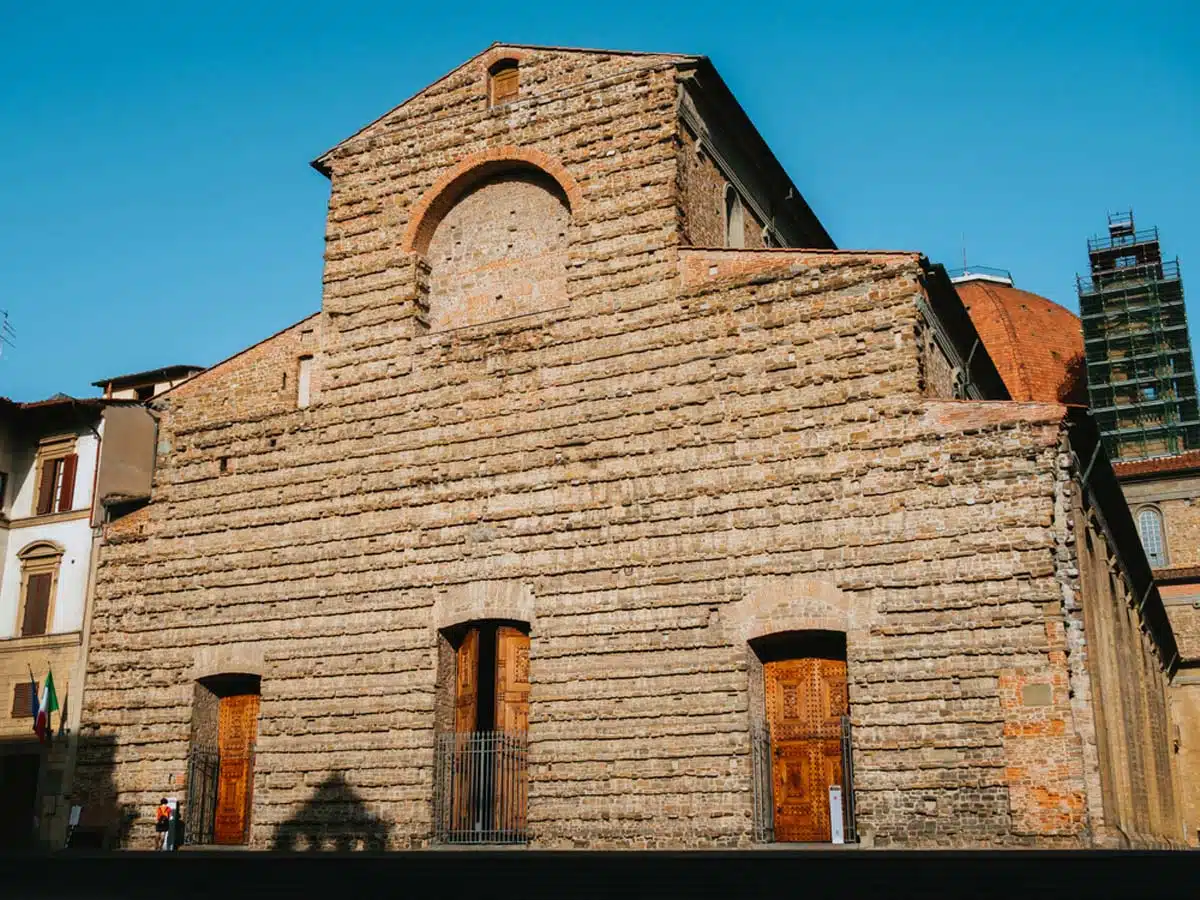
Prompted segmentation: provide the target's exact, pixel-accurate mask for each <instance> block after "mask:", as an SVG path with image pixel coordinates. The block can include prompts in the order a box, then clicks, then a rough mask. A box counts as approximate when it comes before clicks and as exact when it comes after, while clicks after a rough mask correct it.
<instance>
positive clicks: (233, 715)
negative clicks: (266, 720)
mask: <svg viewBox="0 0 1200 900" xmlns="http://www.w3.org/2000/svg"><path fill="white" fill-rule="evenodd" d="M258 702H259V698H258V694H241V695H238V696H234V697H222V698H221V704H220V710H219V714H218V718H217V744H218V748H219V753H220V756H219V759H220V769H219V771H218V774H217V809H216V818H215V821H214V823H213V842H214V843H217V844H244V843H246V840H247V838H248V837H249V825H250V803H251V799H252V793H253V789H254V742H255V738H256V737H257V734H258Z"/></svg>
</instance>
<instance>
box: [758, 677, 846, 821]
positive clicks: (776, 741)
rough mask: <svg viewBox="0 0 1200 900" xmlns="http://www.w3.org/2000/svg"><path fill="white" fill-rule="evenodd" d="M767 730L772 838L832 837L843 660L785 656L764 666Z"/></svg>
mask: <svg viewBox="0 0 1200 900" xmlns="http://www.w3.org/2000/svg"><path fill="white" fill-rule="evenodd" d="M763 680H764V687H765V689H766V690H765V692H766V703H767V722H768V725H769V727H770V730H771V753H772V760H771V776H772V778H771V782H772V790H773V797H774V803H775V840H777V841H795V842H820V841H829V840H831V839H832V833H831V823H830V818H829V788H830V786H831V785H835V784H838V785H840V784H842V743H841V736H842V716H844V715H846V714H848V713H849V711H850V707H849V694H848V691H847V687H846V662H845V660H834V659H813V658H809V659H787V660H779V661H776V662H769V663H766V665H765V666H764V667H763Z"/></svg>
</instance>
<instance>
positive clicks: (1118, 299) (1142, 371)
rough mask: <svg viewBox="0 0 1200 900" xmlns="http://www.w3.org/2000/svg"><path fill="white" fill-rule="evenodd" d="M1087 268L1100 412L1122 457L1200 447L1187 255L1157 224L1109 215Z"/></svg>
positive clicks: (1088, 325)
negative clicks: (1168, 249) (1166, 250)
mask: <svg viewBox="0 0 1200 900" xmlns="http://www.w3.org/2000/svg"><path fill="white" fill-rule="evenodd" d="M1087 248H1088V265H1089V268H1090V273H1089V274H1088V275H1087V276H1078V277H1077V279H1076V280H1077V283H1078V288H1079V313H1080V317H1081V318H1082V320H1083V336H1084V344H1085V346H1086V348H1087V382H1088V393H1089V395H1090V402H1091V407H1092V413H1093V415H1095V416H1096V420H1097V422H1098V423H1099V424H1100V429H1101V431H1102V432H1103V434H1104V442H1105V448H1106V449H1107V450H1108V454H1109V456H1110V458H1112V459H1113V460H1114V461H1116V462H1127V461H1131V460H1137V459H1146V458H1149V457H1158V456H1166V455H1171V454H1177V453H1184V452H1186V451H1189V450H1198V449H1200V405H1198V403H1197V399H1196V372H1195V367H1194V366H1193V362H1192V347H1191V340H1190V338H1189V337H1188V326H1187V314H1186V311H1185V309H1184V305H1183V281H1182V279H1181V278H1180V273H1179V260H1178V259H1174V260H1169V259H1167V260H1164V259H1163V256H1162V247H1161V244H1160V243H1159V236H1158V228H1157V227H1154V228H1147V229H1143V230H1142V231H1138V230H1137V228H1136V227H1135V226H1134V221H1133V213H1132V212H1128V213H1120V214H1117V215H1109V217H1108V234H1106V235H1103V236H1101V237H1093V238H1090V239H1089V240H1088V244H1087Z"/></svg>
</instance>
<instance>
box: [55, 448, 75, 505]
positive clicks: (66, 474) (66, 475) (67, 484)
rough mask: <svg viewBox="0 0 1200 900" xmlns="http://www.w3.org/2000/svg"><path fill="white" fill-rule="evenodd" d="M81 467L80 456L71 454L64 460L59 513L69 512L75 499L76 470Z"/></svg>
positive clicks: (59, 490) (59, 495) (59, 491)
mask: <svg viewBox="0 0 1200 900" xmlns="http://www.w3.org/2000/svg"><path fill="white" fill-rule="evenodd" d="M78 466H79V456H78V454H75V453H71V454H69V455H67V456H64V457H63V459H62V478H61V482H62V486H61V487H60V488H59V489H58V511H59V512H67V511H68V510H69V509H71V507H72V503H73V501H74V499H75V469H76V468H77V467H78Z"/></svg>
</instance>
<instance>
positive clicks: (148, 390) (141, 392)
mask: <svg viewBox="0 0 1200 900" xmlns="http://www.w3.org/2000/svg"><path fill="white" fill-rule="evenodd" d="M134 396H135V397H137V399H138V400H141V401H142V402H143V403H144V402H146V401H147V400H150V399H151V398H153V397H154V385H152V384H144V385H142V386H141V387H139V388H136V389H135V390H134Z"/></svg>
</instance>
